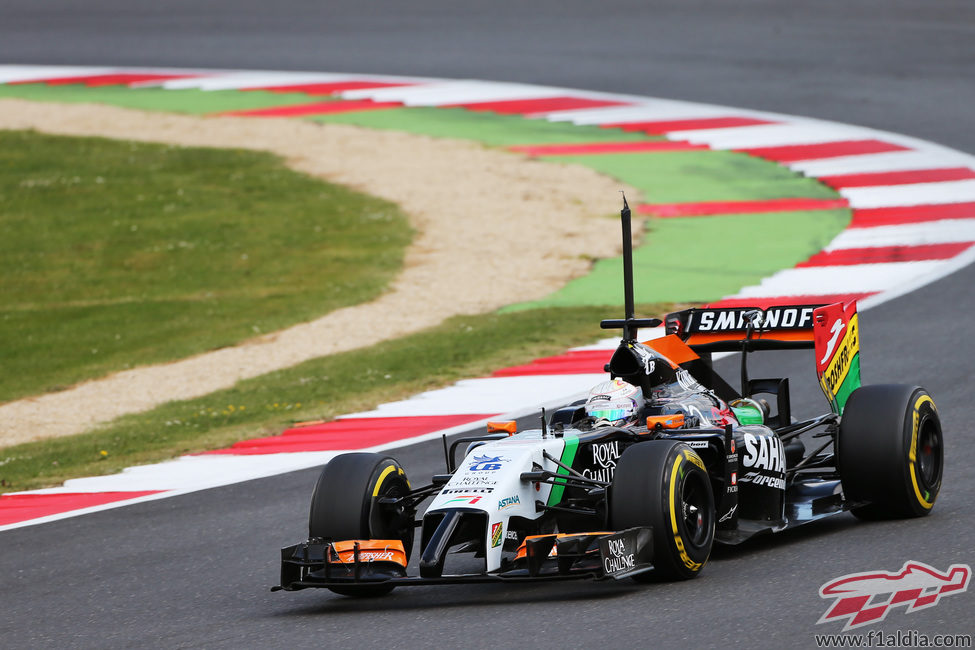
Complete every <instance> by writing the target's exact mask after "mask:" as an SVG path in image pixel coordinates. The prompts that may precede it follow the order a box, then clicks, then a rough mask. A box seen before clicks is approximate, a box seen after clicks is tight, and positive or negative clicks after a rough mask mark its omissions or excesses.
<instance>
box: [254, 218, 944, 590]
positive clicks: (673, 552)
mask: <svg viewBox="0 0 975 650" xmlns="http://www.w3.org/2000/svg"><path fill="white" fill-rule="evenodd" d="M622 217H623V235H624V236H623V244H624V285H625V298H626V307H625V318H623V319H620V320H609V321H603V322H602V323H601V325H602V327H603V328H607V329H608V328H619V329H622V331H623V335H622V340H621V341H620V344H619V347H618V348H617V349H616V351H615V352H614V354H613V356H612V358H611V360H610V362H609V364H608V365H607V367H606V370H607V371H608V372H609V376H610V380H611V381H613V382H620V385H621V386H622V385H624V384H625V385H626V386H630V387H638V388H639V391H638V392H639V393H641V394H642V396H643V398H642V399H641V401H640V402H639V403H635V408H636V414H637V418H636V419H635V421H628V422H626V423H625V424H622V425H620V423H619V422H612V421H609V422H607V421H606V420H607V418H604V417H602V416H604V415H606V413H608V412H609V411H599V412H598V413H597V414H598V415H599V416H600V417H596V416H595V415H594V413H596V412H595V411H593V410H592V409H591V408H589V407H590V406H591V405H589V404H587V403H585V401H583V402H577V403H574V404H570V405H567V406H565V407H563V408H561V409H558V410H557V411H555V412H554V413H552V414H551V415H550V416H549V417H546V416H545V414H544V412H543V415H542V419H541V426H540V427H539V428H533V429H529V430H524V431H520V432H519V431H516V428H515V423H514V422H497V423H491V424H489V425H488V431H487V432H486V433H485V434H484V435H480V436H473V437H463V438H460V439H457V440H453V441H452V443H451V444H450V446H449V448H448V444H447V440H446V438H445V439H444V453H445V456H446V459H445V460H446V469H447V471H446V472H445V473H444V474H441V475H435V476H433V477H432V480H431V481H430V483H429V484H427V485H425V486H422V487H413V486H412V485H411V483H410V481H409V480H408V478H407V475H406V471H405V469H404V468H403V467H402V466H401V465H400V464H399V463H398V462H397V461H396V460H395V459H393V458H391V457H389V456H385V455H382V454H375V453H351V454H343V455H340V456H337V457H336V458H334V459H333V460H332V461H331V462H329V463H328V464H327V465H326V466H325V467H324V469H323V470H322V473H321V476H320V477H319V479H318V483H317V485H316V486H315V490H314V493H313V495H312V503H311V513H310V516H309V539H308V540H307V541H304V542H302V543H300V544H296V545H294V546H289V547H286V548H284V549H282V551H281V583H280V585H278V586H276V587H274V588H273V589H275V590H278V589H284V590H297V589H305V588H309V587H324V588H328V589H331V590H332V591H335V592H337V593H340V594H346V595H357V596H375V595H381V594H385V593H387V592H389V591H390V590H392V589H394V588H395V587H397V586H406V585H425V584H447V583H479V582H524V581H537V580H567V579H575V578H590V579H597V580H598V579H608V578H610V579H622V578H632V579H634V580H637V581H644V580H648V579H651V577H652V576H654V575H657V576H663V577H664V578H668V579H687V578H692V577H695V576H697V575H698V574H699V573H700V571H701V570H702V568H703V567H704V565H705V564H706V563H707V561H708V558H709V556H710V553H711V549H712V546H713V545H714V543H715V542H717V543H721V544H737V543H740V542H742V541H744V540H746V539H748V538H750V537H752V536H754V535H756V534H759V533H765V532H778V531H782V530H786V529H789V528H794V527H796V526H799V525H802V524H805V523H808V522H811V521H816V520H818V519H821V518H823V517H828V516H831V515H835V514H838V513H841V512H844V511H852V512H853V514H855V515H857V516H859V517H864V518H878V517H916V516H921V515H926V514H927V513H928V512H930V511H931V508H932V507H933V505H934V503H935V500H936V499H937V496H938V492H939V489H940V487H941V480H942V465H943V437H942V431H941V421H940V418H939V415H938V410H937V408H936V407H935V404H934V401H933V400H932V398H931V396H930V395H928V393H927V392H926V391H925V390H924V389H923V388H920V387H918V386H911V385H872V386H860V372H859V326H858V319H857V313H856V306H855V304H850V305H843V304H833V305H791V306H776V307H769V308H766V309H758V308H733V309H731V308H725V309H709V308H695V309H688V310H684V311H681V312H677V313H673V314H670V315H668V316H667V318H666V320H665V322H666V330H667V336H664V337H662V338H659V339H654V340H652V341H648V342H646V343H641V342H638V341H637V340H636V333H637V330H638V328H639V327H654V326H658V325H660V324H661V321H659V320H657V319H637V318H635V317H634V315H633V312H634V309H633V297H632V296H633V291H632V286H633V285H632V261H631V251H630V232H629V228H630V226H629V209H628V208H627V207H626V206H625V202H624V209H623V212H622ZM797 348H809V349H813V350H815V354H816V371H817V375H818V376H819V379H820V384H821V386H822V388H823V391H824V393H825V395H826V397H827V401H828V403H829V407H830V409H829V411H828V412H826V413H824V414H823V415H820V416H818V417H815V418H812V419H808V420H803V421H794V420H793V418H792V414H791V408H790V398H789V382H788V379H787V378H773V379H751V378H749V376H748V372H747V358H748V353H749V352H751V351H753V350H776V349H797ZM718 351H740V352H741V353H742V355H741V382H740V388H739V389H738V390H736V389H735V388H733V387H732V386H731V385H730V384H729V383H728V382H727V381H726V380H725V379H723V378H722V377H720V376H719V375H718V374H717V373H716V372H715V371H714V369H713V366H712V364H711V354H712V353H713V352H718ZM599 397H604V396H599ZM770 402H771V404H770ZM608 419H609V420H612V417H610V418H608ZM803 436H805V437H806V439H807V441H808V442H810V443H811V446H813V447H814V448H813V449H812V451H808V452H807V450H806V444H805V443H804V442H803V440H802V438H803ZM461 445H466V449H467V451H466V454H465V455H464V457H463V459H462V460H461V461H460V462H459V463H458V462H456V461H455V457H456V452H457V450H458V449H459V447H460V446H461ZM431 498H432V501H431V502H430V503H429V505H427V506H426V508H425V510H424V512H423V515H422V517H421V518H420V519H418V518H417V515H418V511H419V507H420V505H421V504H422V503H423V502H424V501H426V500H427V499H431ZM417 528H419V539H418V544H416V543H415V542H416V539H415V538H416V537H417ZM415 547H417V548H416V553H414V552H413V551H414V548H415ZM453 554H458V555H461V556H465V555H466V556H468V557H470V558H473V561H475V562H474V563H475V564H476V565H477V566H476V568H475V569H474V570H470V569H467V570H462V571H455V570H452V569H451V568H450V565H448V564H447V560H448V556H453ZM412 566H415V567H416V569H415V572H414V573H413V574H410V572H409V568H410V567H412Z"/></svg>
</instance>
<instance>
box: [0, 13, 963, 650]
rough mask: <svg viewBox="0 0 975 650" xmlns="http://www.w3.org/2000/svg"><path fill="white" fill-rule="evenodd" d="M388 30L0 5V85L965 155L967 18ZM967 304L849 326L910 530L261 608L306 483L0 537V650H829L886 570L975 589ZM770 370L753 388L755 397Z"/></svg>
mask: <svg viewBox="0 0 975 650" xmlns="http://www.w3.org/2000/svg"><path fill="white" fill-rule="evenodd" d="M386 4H387V3H381V4H380V3H375V4H367V3H358V2H349V1H347V0H344V1H342V2H337V1H332V2H329V3H327V8H326V3H318V2H311V1H310V0H307V1H298V0H280V1H278V2H274V3H264V2H257V1H256V0H239V1H236V2H231V1H230V0H219V1H213V2H207V3H198V2H190V1H189V0H180V1H177V2H159V3H139V6H136V3H132V2H130V1H129V0H92V1H91V2H86V3H82V4H79V3H76V2H72V1H70V0H49V1H46V2H44V3H38V2H36V0H0V61H3V62H5V63H52V64H53V63H62V64H105V65H153V66H192V67H229V68H264V69H309V70H335V71H348V72H373V73H389V74H409V75H431V76H438V77H473V78H482V79H491V80H514V81H526V82H535V83H544V84H551V85H565V86H570V87H577V88H586V89H593V90H607V91H614V92H625V93H634V94H641V95H654V96H662V97H672V98H678V99H687V100H694V101H704V102H711V103H720V104H728V105H732V106H742V107H749V108H756V109H764V110H773V111H781V112H785V113H793V114H798V115H807V116H813V117H821V118H828V119H833V120H838V121H842V122H849V123H853V124H859V125H865V126H872V127H877V128H881V129H886V130H891V131H896V132H900V133H905V134H909V135H913V136H917V137H921V138H925V139H929V140H932V141H934V142H939V143H941V144H946V145H949V146H952V147H954V148H957V149H961V150H963V151H966V152H968V153H975V131H973V130H972V129H970V128H968V127H969V124H970V107H971V106H972V105H975V84H973V83H972V76H971V75H972V73H971V70H972V69H973V67H972V64H973V63H975V47H973V46H972V43H975V5H972V4H971V3H969V2H964V1H958V2H944V1H936V2H925V3H917V2H905V1H887V0H872V1H868V2H858V3H849V2H835V1H827V2H817V3H781V2H774V1H771V0H756V1H751V2H749V1H744V2H737V3H725V2H719V1H717V0H715V1H710V2H700V1H688V2H682V3H657V2H622V1H614V0H608V1H606V2H601V3H592V2H585V3H583V2H578V1H575V0H570V1H562V2H554V1H552V0H539V1H537V2H532V3H520V2H518V3H516V2H508V1H501V2H493V3H482V4H479V5H473V4H467V3H457V2H447V1H437V2H432V1H429V0H417V1H415V2H411V3H395V4H394V3H389V6H385V5H386ZM529 4H530V5H531V6H530V7H529V6H527V5H529ZM973 285H975V267H973V266H969V267H967V268H965V269H963V270H961V271H960V272H958V273H956V274H954V275H952V276H949V277H947V278H944V279H942V280H940V281H939V282H937V283H935V284H932V285H929V286H927V287H925V288H922V289H921V290H919V291H915V292H913V293H910V294H908V295H905V296H903V297H901V298H898V299H896V300H893V301H891V302H888V303H885V304H883V305H881V306H878V307H876V308H874V309H871V310H869V311H867V312H864V313H863V314H862V316H861V331H862V350H861V354H862V365H863V377H864V381H865V383H880V382H905V383H918V384H922V385H924V386H926V387H927V388H928V389H929V390H930V392H931V393H932V394H933V395H934V397H935V399H936V400H937V402H938V405H939V408H940V411H941V414H942V418H943V423H944V428H945V439H946V447H947V453H946V469H945V481H944V487H943V490H942V493H941V497H940V499H939V500H938V503H937V505H936V506H935V509H934V512H933V513H932V514H931V515H930V516H929V517H926V518H924V519H920V520H910V521H897V522H881V523H860V522H858V521H857V520H855V519H854V518H853V517H852V516H850V515H841V516H838V517H835V518H832V519H829V520H826V521H824V522H821V523H819V524H813V525H811V526H808V527H805V528H800V529H798V530H796V531H794V532H789V533H783V534H781V535H776V536H774V537H769V538H766V539H761V540H756V541H753V542H752V543H749V544H746V545H744V546H742V547H738V548H735V549H717V550H716V551H715V553H714V554H713V556H712V561H711V563H710V564H709V565H708V566H707V567H706V569H705V571H704V572H703V574H702V575H701V576H700V577H699V578H698V579H697V580H693V581H690V582H685V583H679V584H651V585H649V586H642V587H637V586H635V585H630V584H624V583H620V584H591V583H571V584H559V585H532V586H522V587H521V588H518V589H514V588H511V587H500V586H480V587H474V586H458V587H422V588H415V589H410V590H407V589H401V590H399V591H396V592H394V593H393V594H392V595H391V596H389V597H386V598H383V599H381V600H377V601H356V600H349V599H345V598H342V597H339V596H334V595H332V594H330V593H329V592H324V591H322V592H319V591H314V590H309V591H304V592H300V593H294V594H288V593H276V594H271V593H269V592H268V590H267V588H268V587H269V586H270V585H272V584H275V583H276V581H277V570H278V567H277V557H278V549H279V547H281V546H283V545H286V544H290V543H293V542H295V541H298V540H300V539H302V538H303V537H304V535H305V533H306V528H305V526H306V517H307V507H308V502H309V499H310V495H311V490H312V487H313V485H314V482H315V479H316V475H317V470H307V471H302V472H295V473H292V474H287V475H283V476H278V477H273V478H268V479H262V480H258V481H251V482H248V483H242V484H237V485H232V486H228V487H225V488H220V489H216V490H210V491H204V492H198V493H194V494H190V495H185V496H182V497H177V498H172V499H165V500H161V501H156V502H149V503H142V504H138V505H134V506H129V507H124V508H118V509H115V510H109V511H104V512H99V513H96V514H92V515H87V516H82V517H76V518H72V519H66V520H62V521H57V522H53V523H49V524H44V525H40V526H33V527H27V528H21V529H15V530H10V531H5V532H3V533H0V548H2V553H0V645H2V646H4V647H133V646H148V647H207V648H219V647H311V646H317V647H337V646H339V645H340V644H342V645H348V646H350V647H378V646H382V647H390V646H392V647H420V646H427V645H433V644H436V645H440V646H462V647H508V646H514V645H526V646H533V647H556V646H563V647H577V646H582V645H595V644H598V645H601V646H604V647H605V646H607V645H610V646H631V645H635V644H637V643H641V644H649V645H652V646H655V647H709V646H712V645H718V644H720V645H723V646H731V647H744V646H748V647H768V648H776V647H784V646H787V645H788V646H798V647H812V646H814V639H813V635H814V634H816V633H824V632H838V631H839V627H840V626H839V625H838V624H827V625H816V621H817V620H818V619H819V617H820V615H821V614H822V613H823V612H825V611H826V608H827V606H828V603H827V601H824V600H822V599H820V598H819V596H818V589H819V586H820V585H821V584H823V583H824V582H826V581H827V580H830V579H832V578H834V577H837V576H840V575H842V574H845V573H852V572H861V571H867V570H875V569H883V570H888V571H893V570H896V569H899V568H900V567H901V566H902V565H903V563H904V562H905V561H907V560H919V561H922V562H925V563H927V564H930V565H932V566H934V567H936V568H939V569H942V570H944V569H946V568H947V567H948V565H950V564H953V563H967V564H975V530H973V522H975V503H973V500H972V499H971V495H973V494H975V450H973V446H972V444H971V443H970V441H969V440H968V437H969V436H968V435H967V429H968V427H969V426H970V425H969V424H966V423H969V422H970V420H971V418H970V415H969V414H970V413H971V411H972V404H971V401H972V400H971V389H972V367H973V362H975V344H973V342H972V326H971V322H972V319H973V315H975V291H973V290H972V286H973ZM768 357H769V355H767V354H766V355H765V356H764V357H763V358H761V359H759V360H758V363H756V364H755V365H754V369H753V372H752V376H761V375H763V374H766V373H771V372H772V370H771V369H770V368H769V369H768V370H766V368H765V367H766V366H767V365H773V362H772V360H771V359H769V358H768ZM811 364H812V359H811V355H808V356H804V355H801V354H798V353H796V354H790V355H788V356H784V357H782V358H780V359H778V360H777V361H776V362H775V363H774V365H776V366H777V367H778V368H779V369H780V370H781V371H783V372H784V373H786V374H788V375H789V376H790V377H794V378H797V379H798V378H806V381H796V384H797V385H795V386H794V388H795V389H796V391H797V393H798V394H797V395H796V397H795V398H794V402H795V404H794V408H795V409H796V410H797V411H799V413H800V414H809V413H812V412H816V411H820V410H822V409H823V402H822V397H821V396H820V395H819V393H818V389H817V388H816V387H815V384H814V381H813V379H812V378H811V376H812V374H813V370H812V365H811ZM722 366H723V367H724V369H726V370H729V371H730V372H729V374H730V376H731V377H735V376H736V374H735V373H736V369H735V366H734V364H733V362H730V361H729V362H726V363H724V364H722ZM395 455H396V456H397V457H398V458H399V459H400V461H401V462H402V463H403V464H404V465H405V466H406V468H407V470H408V471H409V473H410V475H411V476H412V477H413V481H414V482H420V481H422V480H423V478H424V477H426V476H427V475H428V474H430V473H432V472H435V471H440V470H441V468H442V460H441V457H440V446H439V443H436V442H434V443H424V444H419V445H415V446H412V447H408V448H404V449H402V450H399V451H397V452H396V453H395ZM973 615H975V593H971V592H969V593H964V594H959V595H956V596H953V597H950V598H945V599H944V600H943V601H942V602H941V603H940V604H939V605H937V606H936V607H933V608H930V609H927V610H923V611H920V612H916V613H912V614H904V613H903V608H901V609H900V610H895V611H893V612H892V613H891V614H890V615H889V616H888V617H887V620H886V621H884V622H883V623H881V624H879V625H876V626H870V627H868V628H864V630H863V631H869V630H871V629H882V630H884V631H888V632H892V631H894V630H907V629H915V630H918V631H919V632H923V633H927V634H935V633H969V634H971V633H973V632H975V623H973V620H975V616H973Z"/></svg>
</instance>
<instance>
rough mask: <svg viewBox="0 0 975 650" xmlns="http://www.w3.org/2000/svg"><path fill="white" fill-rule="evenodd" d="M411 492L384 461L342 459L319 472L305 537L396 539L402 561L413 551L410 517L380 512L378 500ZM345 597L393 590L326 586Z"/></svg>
mask: <svg viewBox="0 0 975 650" xmlns="http://www.w3.org/2000/svg"><path fill="white" fill-rule="evenodd" d="M409 491H410V483H409V480H407V478H406V472H404V471H403V468H402V467H400V465H399V463H397V462H396V461H395V460H393V459H392V458H390V457H388V456H383V455H382V454H372V453H353V454H342V455H340V456H336V457H335V458H333V459H332V460H331V461H330V462H329V463H328V464H327V465H326V466H325V467H324V468H323V469H322V473H321V475H320V476H319V477H318V483H317V484H316V485H315V491H314V492H313V493H312V497H311V512H310V513H309V515H308V532H309V536H310V537H324V538H329V539H332V540H335V541H341V540H347V539H398V540H400V541H402V542H403V548H404V549H405V550H406V557H407V559H408V558H409V557H410V552H411V551H412V549H413V519H414V516H415V513H414V512H412V511H406V512H403V513H396V512H395V511H393V510H391V509H389V508H384V507H380V506H379V505H378V503H377V501H378V499H379V498H380V497H387V496H401V495H404V494H406V493H407V492H409ZM330 589H331V590H332V591H334V592H335V593H338V594H342V595H344V596H381V595H383V594H386V593H389V592H390V591H392V590H393V585H376V586H349V587H330Z"/></svg>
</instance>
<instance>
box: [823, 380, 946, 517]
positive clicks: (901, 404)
mask: <svg viewBox="0 0 975 650" xmlns="http://www.w3.org/2000/svg"><path fill="white" fill-rule="evenodd" d="M943 464H944V441H943V437H942V433H941V419H940V418H939V417H938V408H937V407H936V406H935V404H934V400H933V399H931V396H930V395H928V393H927V391H926V390H924V389H923V388H920V387H918V386H905V385H900V384H880V385H874V386H861V387H860V388H858V389H856V390H855V391H853V393H852V394H851V395H850V399H849V400H848V401H847V403H846V408H845V409H844V411H843V419H842V420H841V421H840V431H839V440H838V450H837V468H838V469H839V471H840V479H841V481H842V483H843V491H844V492H845V494H846V498H847V500H849V501H864V502H869V503H867V504H865V505H862V506H858V507H855V508H853V514H854V515H856V516H857V517H860V518H863V519H890V518H897V517H920V516H923V515H926V514H928V513H929V512H931V508H932V507H933V506H934V502H935V500H936V499H937V498H938V492H939V491H940V490H941V477H942V473H943Z"/></svg>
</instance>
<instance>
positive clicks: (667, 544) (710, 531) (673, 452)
mask: <svg viewBox="0 0 975 650" xmlns="http://www.w3.org/2000/svg"><path fill="white" fill-rule="evenodd" d="M609 510H610V523H611V525H612V527H613V528H615V529H616V530H623V529H626V528H632V527H634V526H652V527H653V567H654V573H656V574H657V575H658V576H662V577H664V578H666V579H669V580H686V579H688V578H693V577H695V576H696V575H697V574H698V573H699V572H700V571H701V569H702V568H704V565H705V564H706V563H707V561H708V557H709V556H710V555H711V546H712V545H713V544H714V524H715V516H714V495H713V494H712V492H711V483H710V481H709V479H708V474H707V471H706V470H705V469H704V463H703V462H702V461H701V458H700V457H699V456H698V455H697V453H695V452H694V450H693V449H691V448H690V447H688V446H687V445H686V444H683V443H680V442H677V441H676V440H651V441H647V442H641V443H637V444H635V445H632V446H631V447H628V448H627V449H626V451H624V452H623V455H622V456H620V459H619V461H617V463H616V471H615V474H614V475H613V484H612V486H611V488H610V503H609ZM650 579H652V578H651V575H650V574H646V573H643V574H640V575H637V576H634V580H637V581H639V582H646V581H647V580H650Z"/></svg>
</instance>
